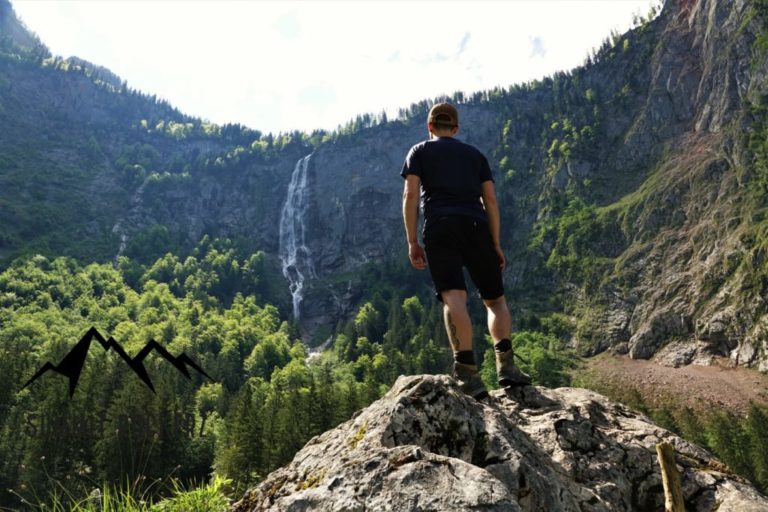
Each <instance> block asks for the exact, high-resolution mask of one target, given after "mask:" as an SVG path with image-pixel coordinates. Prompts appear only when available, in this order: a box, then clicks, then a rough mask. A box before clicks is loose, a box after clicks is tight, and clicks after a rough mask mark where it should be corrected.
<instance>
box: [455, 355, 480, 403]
mask: <svg viewBox="0 0 768 512" xmlns="http://www.w3.org/2000/svg"><path fill="white" fill-rule="evenodd" d="M453 378H454V379H456V382H458V383H459V389H460V390H461V391H462V392H463V393H464V394H466V395H469V396H471V397H472V398H474V399H475V400H482V399H484V398H487V397H488V390H487V389H485V384H483V380H482V379H481V378H480V373H478V371H477V365H475V364H462V363H457V362H456V361H454V362H453Z"/></svg>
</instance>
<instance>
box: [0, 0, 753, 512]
mask: <svg viewBox="0 0 768 512" xmlns="http://www.w3.org/2000/svg"><path fill="white" fill-rule="evenodd" d="M767 52H768V1H766V0H735V1H727V0H698V1H692V0H668V1H667V2H666V4H665V5H664V7H663V9H662V10H661V12H660V13H653V15H649V16H648V18H647V19H644V20H640V21H639V23H638V24H637V26H636V27H635V28H634V29H633V30H631V31H629V32H627V33H626V34H613V35H611V36H610V37H609V38H607V39H606V41H605V43H604V44H603V46H602V47H601V48H599V49H597V50H595V51H594V52H593V53H592V54H590V55H588V56H587V57H586V60H585V63H584V66H582V67H580V68H577V69H574V70H572V71H569V72H562V73H557V74H555V75H554V76H552V77H547V78H544V79H542V80H539V81H534V82H531V83H528V84H522V85H514V86H511V87H509V88H505V87H499V88H497V89H494V90H492V91H485V92H481V93H475V94H472V95H465V94H463V93H456V94H455V95H454V96H453V97H452V98H450V99H451V100H452V101H454V102H455V103H457V104H458V105H459V109H460V112H461V119H462V131H461V137H462V138H463V139H464V140H466V141H468V142H470V143H472V144H475V145H477V146H478V147H479V148H480V149H482V150H483V151H484V152H485V153H486V154H487V155H488V156H489V160H490V161H491V164H492V168H493V172H494V176H495V180H496V184H497V190H498V194H499V197H500V204H501V208H502V216H503V219H502V226H503V244H504V246H505V249H506V251H507V254H508V258H509V261H510V265H509V267H508V269H507V271H506V273H505V282H506V286H507V289H508V290H509V298H510V302H511V305H512V307H513V310H514V316H515V320H516V322H515V329H516V333H515V336H514V340H513V343H514V344H515V347H516V349H517V350H518V351H519V352H520V353H521V354H522V355H523V356H524V357H525V358H526V360H527V361H528V362H527V363H525V364H523V366H524V369H525V370H526V371H529V372H530V373H531V374H532V375H533V377H534V381H535V382H536V383H537V384H542V385H547V386H553V387H554V386H563V385H568V384H569V383H570V382H571V381H570V377H569V375H568V373H567V371H566V370H567V369H568V367H569V366H570V365H571V364H572V363H573V360H574V352H573V351H572V350H574V351H577V352H580V353H582V354H594V353H597V352H600V351H604V350H606V349H607V348H609V347H614V348H615V349H616V350H617V351H619V352H625V351H626V352H628V353H629V354H630V355H631V356H632V357H636V358H647V357H651V356H652V355H654V354H657V355H662V356H664V360H666V361H669V362H671V363H672V364H685V363H687V362H690V361H692V360H694V359H698V360H699V361H705V360H706V358H707V357H709V356H710V355H713V354H720V355H727V356H730V357H731V358H732V359H733V360H734V361H735V362H737V363H738V364H740V365H746V366H755V367H758V368H760V369H761V370H763V371H765V370H766V369H768V362H766V361H767V360H766V357H767V355H768V352H767V351H766V337H767V334H768V333H767V332H766V330H767V329H768V316H766V304H765V297H766V293H767V291H768V290H767V288H768V262H767V261H766V250H767V249H768V244H767V240H768V220H766V218H765V211H766V192H768V191H767V190H766V185H767V184H768V169H766V166H767V165H768V122H767V121H766V112H767V109H768V91H767V90H766V87H767V86H766V75H767V74H768V59H766V54H767ZM500 65H503V63H500ZM435 100H437V99H435ZM435 100H425V101H422V102H420V103H418V104H414V105H411V106H409V107H408V108H404V109H403V110H402V111H401V112H400V113H399V115H398V116H397V118H396V119H387V118H386V116H385V115H382V114H378V115H369V114H365V115H360V116H358V117H357V118H356V119H354V120H351V121H350V122H349V123H347V124H346V125H345V126H343V127H340V128H339V129H338V130H336V131H334V132H324V131H316V132H313V133H309V134H307V133H298V132H296V133H288V134H277V135H275V134H263V133H260V132H259V131H257V130H256V129H255V128H256V127H254V128H247V127H243V126H239V125H227V126H217V125H214V124H211V123H208V122H206V121H204V120H200V119H197V118H194V117H191V116H189V115H186V114H183V113H181V112H179V111H178V110H176V109H174V108H173V107H172V106H171V105H170V104H169V103H168V102H167V101H165V100H160V99H158V98H156V97H154V96H151V95H147V94H144V93H140V92H137V91H134V90H132V89H131V88H130V87H128V84H126V83H125V82H124V81H122V80H121V79H120V78H119V77H116V76H115V75H114V74H113V73H111V72H110V71H109V70H106V69H104V68H101V67H99V66H98V65H94V64H91V63H88V62H84V61H82V60H80V59H77V58H69V59H62V58H60V57H56V56H53V55H51V53H50V52H49V50H48V49H47V48H46V47H45V46H44V44H43V43H42V42H41V41H39V39H38V38H36V37H35V36H34V35H33V34H31V33H30V32H29V31H28V30H27V29H26V28H25V27H24V26H23V25H22V24H21V23H20V22H19V21H18V20H17V18H16V16H15V14H14V13H13V10H12V8H11V6H10V4H9V3H8V1H7V0H0V123H1V125H2V127H3V129H2V132H0V489H8V490H9V491H10V492H8V493H0V506H12V507H19V506H20V504H23V503H25V500H26V503H28V502H29V501H30V500H34V499H35V497H37V499H38V500H45V499H46V498H45V496H47V495H48V493H50V492H51V490H54V492H56V491H55V490H56V489H63V490H64V491H65V492H72V493H73V494H74V495H75V496H80V495H83V494H85V495H87V494H88V493H89V492H90V490H91V489H92V488H93V487H94V482H95V486H96V487H98V486H99V485H100V483H102V482H103V483H105V485H119V483H120V482H125V481H128V482H131V484H130V485H131V486H132V487H130V489H129V490H128V492H129V493H131V494H132V495H136V494H138V495H140V496H143V497H147V499H149V497H154V496H155V495H166V494H168V492H169V487H171V483H169V481H168V479H176V478H178V479H183V480H185V481H186V479H197V480H198V481H199V480H201V479H203V478H206V476H207V475H209V474H210V472H211V470H215V471H216V473H217V474H218V475H224V476H227V477H229V478H231V479H232V484H233V486H234V488H235V489H242V488H243V487H244V486H246V485H248V484H250V483H254V482H258V481H260V480H261V479H263V478H264V477H265V476H266V475H267V474H268V473H269V472H270V471H272V470H274V469H275V468H277V467H279V466H281V465H283V464H285V463H287V462H288V461H290V460H291V458H292V457H293V455H294V454H295V453H296V451H297V450H298V449H299V448H300V447H301V446H302V445H303V444H304V443H305V442H306V441H307V440H309V439H310V438H311V437H312V436H314V435H317V434H320V433H322V432H324V431H326V430H328V429H329V428H331V427H333V426H335V425H338V424H339V423H341V422H343V421H344V420H346V419H348V418H349V417H350V416H351V415H352V414H353V412H354V411H356V410H358V409H359V408H360V407H363V406H365V405H367V404H369V403H371V402H372V401H373V400H375V399H376V398H378V397H380V396H381V395H382V394H383V393H384V392H385V391H386V390H387V389H388V388H389V387H390V386H391V385H392V384H393V383H394V382H395V379H396V378H397V377H398V376H399V375H403V374H406V375H408V374H417V373H444V372H445V371H446V370H447V368H448V365H449V362H450V354H449V350H448V344H447V341H446V339H445V333H444V329H443V327H442V325H441V319H440V314H439V311H438V307H437V304H436V302H435V301H434V300H433V299H432V298H431V294H430V290H429V284H428V276H427V275H426V273H419V272H417V271H415V270H413V269H411V268H410V266H409V265H408V262H407V257H406V249H405V245H404V243H403V238H404V237H403V232H402V220H401V218H400V200H401V190H402V180H401V178H400V177H399V176H398V173H399V170H400V166H401V164H402V160H403V157H404V155H405V153H406V151H407V150H408V148H409V147H410V146H411V145H412V144H414V143H415V142H417V141H419V140H421V139H423V138H424V137H425V135H426V129H425V126H424V124H425V123H424V120H425V116H426V112H427V111H428V109H429V106H430V105H431V104H432V102H433V101H435ZM471 307H472V314H473V315H475V317H476V319H477V320H478V321H477V322H475V326H476V333H475V334H476V340H477V342H476V350H477V351H478V352H479V353H480V355H481V360H483V361H484V363H483V377H484V379H485V380H486V382H487V383H488V384H489V385H493V371H494V370H493V364H492V352H491V351H490V350H489V348H490V345H489V342H488V340H487V339H485V337H484V332H483V322H482V321H479V316H481V311H479V308H480V307H481V306H480V305H479V303H478V301H473V302H472V303H471ZM92 326H95V327H96V328H97V329H99V331H100V332H102V334H104V335H105V336H108V335H113V336H114V337H115V339H116V340H117V341H118V342H119V343H121V344H123V346H124V347H125V349H126V351H127V352H128V353H129V354H134V353H136V352H137V351H139V350H140V349H141V347H142V346H144V345H145V343H146V342H147V341H148V340H149V339H155V340H157V341H158V342H160V343H161V344H163V346H165V347H167V349H168V350H169V352H170V353H172V354H174V355H178V354H180V353H182V352H184V353H186V354H188V355H189V356H190V357H191V358H192V359H194V360H195V361H197V362H198V363H199V364H200V365H201V367H202V368H204V369H205V371H206V372H207V373H208V374H210V375H211V377H212V378H213V380H214V382H209V381H207V380H206V379H204V378H203V377H202V376H200V375H198V374H194V372H193V375H192V380H191V381H187V380H186V379H184V378H183V376H182V375H181V374H179V373H178V372H176V370H175V369H174V368H172V367H170V368H169V366H170V365H167V364H165V363H164V361H163V360H161V359H157V360H156V359H148V360H147V363H146V364H147V368H148V372H149V373H150V374H151V375H152V380H153V382H155V385H156V390H157V394H156V395H155V394H153V393H152V392H151V391H150V390H149V389H148V388H146V387H144V386H143V384H142V383H141V382H140V381H139V380H137V379H136V377H135V375H133V374H132V373H130V372H129V369H128V368H127V367H125V366H124V365H123V364H122V363H121V362H120V361H119V360H118V359H117V358H115V357H112V356H113V355H114V354H112V353H108V352H106V353H105V352H102V351H100V349H96V348H93V349H92V350H91V351H90V352H89V355H88V358H87V361H86V366H85V369H84V371H83V375H82V376H81V379H80V381H79V384H78V390H77V391H76V392H75V394H74V395H73V398H72V399H71V400H70V398H69V395H68V389H67V386H66V384H65V382H64V379H63V378H61V377H60V376H56V375H53V374H50V372H49V374H47V375H45V376H43V377H41V378H40V379H39V380H38V381H36V382H34V383H33V384H31V385H30V386H29V387H27V388H25V389H21V386H22V385H23V383H24V382H26V381H27V380H28V379H29V378H30V377H31V376H32V375H33V374H34V373H35V372H36V371H37V370H38V369H39V368H40V367H41V366H42V365H43V364H44V363H45V362H46V361H51V362H52V363H53V364H56V363H57V362H59V361H61V359H62V358H63V357H64V356H65V355H66V354H67V352H68V351H69V350H70V349H71V347H72V345H73V344H74V343H75V342H76V340H77V339H79V338H80V337H81V336H82V335H83V334H84V333H85V332H86V331H87V330H88V329H89V328H90V327H92ZM302 338H303V339H304V341H305V342H308V343H309V344H310V345H311V346H315V345H318V344H320V343H322V342H325V341H327V343H324V348H325V350H324V351H322V353H319V352H313V353H310V352H309V351H308V347H307V346H305V345H304V344H302V343H301V339H302ZM660 351H663V353H661V354H659V352H660ZM650 412H653V413H654V419H655V420H657V421H658V422H660V423H661V424H663V425H664V426H666V427H668V428H670V429H672V430H675V431H676V432H678V433H681V434H682V435H685V436H686V437H687V438H689V439H690V440H693V441H695V442H697V443H699V444H702V445H705V446H706V447H708V448H710V449H712V450H713V451H714V452H715V453H716V455H718V456H719V457H720V458H722V459H723V460H724V461H725V462H726V463H727V464H728V465H729V466H730V467H731V468H732V469H733V470H734V471H737V472H738V473H739V474H741V475H743V476H745V477H746V478H748V479H750V480H751V481H752V482H754V483H756V484H757V485H758V488H759V489H760V490H762V491H763V492H765V490H766V489H768V487H766V486H768V461H767V460H766V458H765V450H764V448H763V447H764V446H766V443H767V442H768V441H766V433H765V425H766V423H765V421H761V418H765V411H764V410H763V409H762V408H760V407H759V406H758V405H757V404H754V405H753V406H752V408H751V409H750V412H749V415H748V416H747V417H746V418H742V417H740V416H739V415H736V414H732V413H731V412H730V411H722V410H720V411H714V412H713V411H710V412H708V413H705V412H702V411H700V410H697V411H692V410H689V409H684V408H679V407H677V408H672V409H664V410H660V411H650ZM63 438H66V439H67V442H66V443H62V442H61V440H62V439H63ZM157 479H165V483H164V484H157V483H156V482H157ZM150 482H155V483H152V484H151V485H150ZM173 482H176V480H173ZM217 485H218V484H217ZM62 499H64V501H66V497H65V498H62ZM181 509H182V510H183V509H184V508H183V507H182V508H181Z"/></svg>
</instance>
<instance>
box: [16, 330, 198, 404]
mask: <svg viewBox="0 0 768 512" xmlns="http://www.w3.org/2000/svg"><path fill="white" fill-rule="evenodd" d="M93 338H96V340H97V341H98V342H99V343H100V344H101V346H102V348H103V349H104V350H106V351H109V349H112V350H114V351H115V352H117V353H118V354H119V355H120V357H122V358H123V360H124V361H125V362H126V363H127V364H128V366H129V367H130V368H131V370H133V371H134V373H135V374H136V375H138V376H139V378H140V379H141V380H142V381H144V384H146V385H147V386H148V387H149V389H151V390H152V392H153V393H155V387H154V386H153V385H152V381H151V380H149V375H148V374H147V369H146V368H144V363H143V361H144V358H145V357H147V356H148V355H149V353H150V352H152V351H153V350H154V351H156V352H157V353H158V354H159V355H160V356H162V357H163V358H164V359H165V360H166V361H168V362H170V363H171V364H172V365H173V366H175V367H176V369H177V370H179V371H180V372H181V373H182V374H184V376H185V377H186V378H188V379H191V378H192V377H190V375H189V372H188V371H187V366H191V367H192V368H194V369H195V370H197V371H198V373H200V374H202V375H204V376H206V377H208V379H209V380H211V381H213V379H212V378H211V377H210V375H208V374H207V373H205V372H204V371H203V369H202V368H200V367H199V366H198V365H197V364H196V363H195V362H194V361H193V360H192V359H190V358H189V356H187V354H185V353H183V352H182V353H181V355H179V356H173V355H171V353H170V352H168V351H167V350H165V349H164V348H163V347H162V346H161V345H160V344H159V343H158V342H156V341H155V340H153V339H151V340H149V341H148V342H147V344H146V345H144V348H142V349H141V351H140V352H139V353H138V354H136V355H135V356H134V357H130V356H128V354H126V353H125V350H123V347H121V346H120V344H119V343H117V341H115V339H114V338H113V337H112V336H110V337H109V339H108V340H105V339H104V336H102V335H101V334H100V333H99V331H97V330H96V328H95V327H91V328H90V329H88V332H86V333H85V335H83V337H82V338H80V341H78V342H77V345H75V346H74V347H72V350H70V351H69V353H68V354H67V355H66V356H64V359H62V360H61V362H60V363H59V364H57V365H54V364H51V362H50V361H48V362H46V363H45V364H44V365H43V366H42V368H40V369H39V370H37V373H35V375H33V376H32V378H31V379H29V380H28V381H27V383H26V384H24V386H23V387H22V388H21V389H24V388H26V387H27V386H29V385H30V384H32V383H33V382H34V381H35V380H36V379H37V378H38V377H40V376H41V375H42V374H44V373H45V372H47V371H48V370H53V371H54V372H57V373H60V374H61V375H63V376H65V377H67V378H68V379H69V397H70V398H72V395H74V394H75V388H76V387H77V381H78V379H80V373H81V372H82V371H83V365H84V364H85V356H87V355H88V349H89V348H90V346H91V340H92V339H93ZM155 394H156V393H155Z"/></svg>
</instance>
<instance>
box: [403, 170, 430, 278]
mask: <svg viewBox="0 0 768 512" xmlns="http://www.w3.org/2000/svg"><path fill="white" fill-rule="evenodd" d="M420 185H421V179H419V177H418V176H415V175H413V174H409V175H408V176H406V177H405V190H404V191H403V221H404V222H405V236H406V238H407V239H408V258H409V259H410V260H411V265H413V266H414V267H415V268H417V269H419V270H423V269H425V268H427V258H426V255H425V254H424V249H423V248H422V247H421V246H420V245H419V235H418V226H419V187H420Z"/></svg>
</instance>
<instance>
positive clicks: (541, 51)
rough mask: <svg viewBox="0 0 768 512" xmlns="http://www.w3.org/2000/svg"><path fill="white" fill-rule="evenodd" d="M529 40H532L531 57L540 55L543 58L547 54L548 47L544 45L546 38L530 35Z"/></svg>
mask: <svg viewBox="0 0 768 512" xmlns="http://www.w3.org/2000/svg"><path fill="white" fill-rule="evenodd" d="M528 40H529V41H530V42H531V53H530V57H540V58H542V59H543V58H544V57H546V56H547V48H546V47H545V46H544V40H543V39H542V38H540V37H539V36H536V37H529V38H528Z"/></svg>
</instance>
